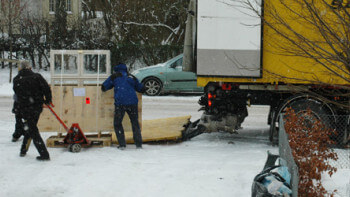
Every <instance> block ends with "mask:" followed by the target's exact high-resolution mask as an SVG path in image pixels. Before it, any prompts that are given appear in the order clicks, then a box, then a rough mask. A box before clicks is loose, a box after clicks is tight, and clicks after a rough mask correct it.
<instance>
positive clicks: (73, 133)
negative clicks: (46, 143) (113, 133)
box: [46, 104, 99, 153]
mask: <svg viewBox="0 0 350 197" xmlns="http://www.w3.org/2000/svg"><path fill="white" fill-rule="evenodd" d="M51 105H52V106H53V107H54V105H53V104H51ZM46 106H47V107H48V108H49V109H50V111H51V112H52V114H53V115H54V116H55V117H56V119H57V120H58V121H59V122H60V123H61V125H62V126H63V127H64V129H65V130H66V131H67V135H66V137H65V138H64V139H63V145H66V146H68V150H69V151H70V152H73V153H77V152H80V150H81V147H82V146H83V147H90V146H92V145H94V144H96V142H92V141H89V140H88V139H87V138H86V136H85V135H84V133H83V131H82V130H81V129H80V127H79V124H78V123H73V124H72V126H71V127H70V129H69V128H68V127H67V125H66V124H64V122H63V121H62V120H61V118H60V117H59V116H58V115H57V114H56V112H55V111H54V110H53V109H52V107H51V106H50V105H46ZM97 143H99V142H97ZM96 145H97V144H96Z"/></svg>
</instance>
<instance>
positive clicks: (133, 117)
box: [114, 105, 142, 147]
mask: <svg viewBox="0 0 350 197" xmlns="http://www.w3.org/2000/svg"><path fill="white" fill-rule="evenodd" d="M125 112H127V113H128V115H129V118H130V122H131V126H132V133H133V137H134V142H135V145H136V146H137V147H141V146H142V136H141V130H140V125H139V121H138V111H137V105H118V106H115V112H114V131H115V134H116V135H117V139H118V142H119V145H120V146H125V135H124V128H123V125H122V121H123V118H124V115H125Z"/></svg>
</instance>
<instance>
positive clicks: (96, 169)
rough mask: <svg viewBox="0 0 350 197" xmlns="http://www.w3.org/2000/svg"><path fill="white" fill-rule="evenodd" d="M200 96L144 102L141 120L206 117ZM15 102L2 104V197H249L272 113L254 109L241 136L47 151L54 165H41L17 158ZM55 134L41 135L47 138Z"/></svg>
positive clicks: (260, 164) (32, 150) (2, 100)
mask: <svg viewBox="0 0 350 197" xmlns="http://www.w3.org/2000/svg"><path fill="white" fill-rule="evenodd" d="M198 98H199V97H194V96H189V97H184V96H181V97H175V96H164V97H144V98H143V119H157V118H164V117H174V116H183V115H192V121H193V120H196V119H198V118H199V117H200V115H201V112H198V111H197V110H198V109H199V105H198V104H197V101H198ZM11 107H12V100H11V98H0V146H1V148H0V154H1V162H0V185H1V187H0V196H6V197H12V196H13V197H17V196H35V197H41V196H55V197H56V196H59V197H60V196H62V197H63V196H65V197H66V196H107V197H108V196H135V197H138V196H152V197H154V196H215V197H216V196H234V197H236V196H237V197H246V196H250V187H251V184H252V180H253V178H254V176H255V175H256V174H257V173H258V172H259V171H260V170H261V169H262V167H263V165H264V162H265V159H266V152H267V151H268V150H270V151H272V152H273V153H277V151H278V150H277V148H276V147H272V146H270V145H269V143H268V142H267V131H268V126H267V124H266V115H267V113H268V108H267V107H263V106H254V107H251V108H249V114H250V116H249V117H248V118H247V119H246V121H245V123H244V124H243V125H242V126H243V130H241V131H239V133H240V134H238V135H235V134H226V133H212V134H202V135H200V136H197V137H195V138H193V139H192V140H191V141H186V142H182V143H178V144H157V145H150V144H145V145H144V149H142V150H136V149H135V148H134V145H128V146H127V149H126V150H125V151H120V150H118V149H117V148H116V147H115V146H113V147H104V148H91V149H83V150H82V152H80V153H77V154H73V153H70V152H68V151H67V150H66V149H63V148H49V152H50V154H51V161H50V162H38V161H36V160H35V157H36V156H37V152H36V149H35V147H34V146H33V145H31V147H30V150H29V152H28V154H27V156H26V157H24V158H21V157H19V155H18V154H19V148H20V143H21V142H20V141H21V140H20V141H19V142H16V143H13V142H11V141H10V140H11V134H12V132H13V128H14V116H13V115H12V114H11ZM50 135H52V134H50V133H43V134H42V136H43V138H45V139H46V138H47V137H49V136H50Z"/></svg>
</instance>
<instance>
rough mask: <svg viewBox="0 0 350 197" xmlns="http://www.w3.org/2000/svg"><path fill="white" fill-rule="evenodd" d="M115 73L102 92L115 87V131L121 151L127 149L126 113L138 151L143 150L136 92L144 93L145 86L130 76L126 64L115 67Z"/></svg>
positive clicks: (105, 82)
mask: <svg viewBox="0 0 350 197" xmlns="http://www.w3.org/2000/svg"><path fill="white" fill-rule="evenodd" d="M113 70H114V73H113V74H112V75H111V76H110V77H108V79H106V80H105V81H104V82H103V84H102V87H101V89H102V91H103V92H105V91H107V90H110V89H112V88H113V87H114V105H115V111H114V131H115V134H116V136H117V139H118V143H119V146H118V148H119V149H120V150H124V149H125V148H126V142H125V134H124V128H123V125H122V121H123V117H124V115H125V112H126V113H128V115H129V118H130V122H131V126H132V132H133V138H134V142H135V145H136V148H137V149H141V148H142V136H141V130H140V125H139V121H138V107H137V106H138V99H137V95H136V92H135V91H137V92H140V93H142V92H144V87H143V85H142V84H141V83H140V82H139V81H138V80H137V78H136V77H134V76H133V75H130V74H128V70H127V67H126V65H125V64H123V63H120V64H118V65H117V66H114V67H113Z"/></svg>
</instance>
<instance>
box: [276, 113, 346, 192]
mask: <svg viewBox="0 0 350 197" xmlns="http://www.w3.org/2000/svg"><path fill="white" fill-rule="evenodd" d="M319 119H321V120H322V122H323V123H324V124H325V126H327V127H329V128H330V129H332V131H333V132H332V135H331V136H329V137H330V139H331V140H332V141H334V144H331V145H330V147H331V148H333V150H334V151H335V152H336V153H337V155H338V160H336V161H335V160H331V161H329V163H330V164H331V165H332V166H334V167H336V168H338V169H350V138H349V136H350V135H349V131H350V121H349V120H350V116H348V115H343V116H340V115H339V116H328V115H327V116H322V117H319ZM279 124H280V125H279V126H280V127H279V128H280V129H279V137H278V139H279V154H280V156H281V157H282V158H283V159H284V160H285V161H286V164H285V165H286V166H288V169H289V172H290V173H291V187H292V192H293V196H298V183H299V173H298V166H297V165H296V163H295V161H294V158H293V155H292V150H291V148H290V146H289V140H288V135H287V133H286V131H285V128H284V121H283V115H281V117H280V123H279Z"/></svg>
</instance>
